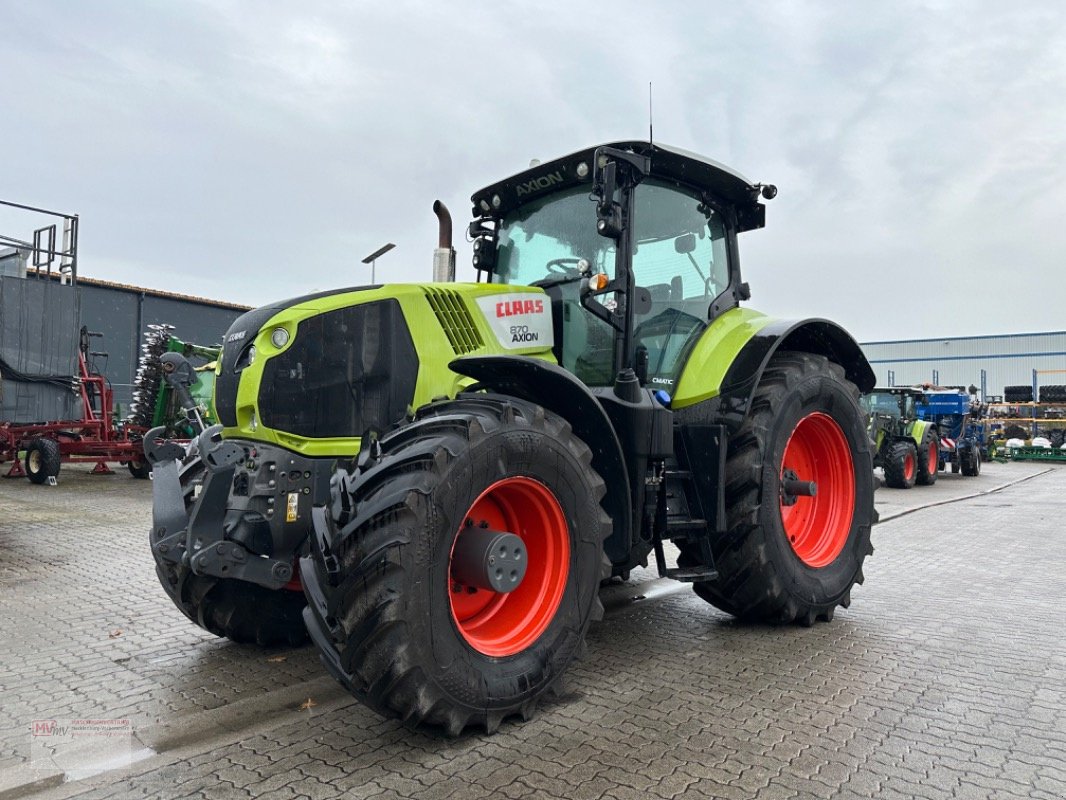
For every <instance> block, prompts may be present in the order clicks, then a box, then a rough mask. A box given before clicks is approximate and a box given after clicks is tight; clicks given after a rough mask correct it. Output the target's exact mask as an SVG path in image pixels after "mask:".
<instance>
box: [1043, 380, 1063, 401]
mask: <svg viewBox="0 0 1066 800" xmlns="http://www.w3.org/2000/svg"><path fill="white" fill-rule="evenodd" d="M1040 402H1041V403H1063V402H1066V386H1063V385H1061V384H1051V385H1048V386H1041V387H1040Z"/></svg>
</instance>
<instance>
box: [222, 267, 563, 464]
mask: <svg viewBox="0 0 1066 800" xmlns="http://www.w3.org/2000/svg"><path fill="white" fill-rule="evenodd" d="M553 344H554V341H553V325H552V315H551V303H550V302H549V301H548V298H547V296H546V295H545V294H544V292H543V290H541V289H538V288H535V287H526V286H503V285H492V284H470V283H465V284H464V283H448V284H389V285H383V286H359V287H353V288H348V289H338V290H335V291H331V292H322V293H320V294H315V295H307V296H305V297H298V298H294V299H292V300H287V301H284V302H280V303H272V304H270V305H267V306H263V307H262V308H257V309H255V310H253V311H249V312H248V313H246V314H244V315H242V316H241V317H239V318H238V319H237V320H236V321H235V322H234V323H233V325H232V326H231V327H230V329H229V330H228V331H227V332H226V336H225V339H224V343H223V351H222V357H221V358H220V359H219V362H218V369H217V373H216V381H215V408H216V410H217V413H218V417H219V421H220V422H221V423H222V424H223V426H224V427H225V435H226V436H227V437H240V438H243V439H252V440H259V441H263V442H267V443H271V444H276V445H279V446H281V447H285V448H287V449H289V450H293V451H295V452H298V453H300V454H302V455H305V456H312V457H313V456H344V455H346V456H348V457H350V456H352V455H353V454H354V453H355V452H357V451H358V447H359V439H360V437H361V436H362V435H363V434H364V433H366V431H368V430H371V429H373V430H377V431H386V430H388V429H389V428H391V427H392V426H393V425H395V424H396V423H398V422H400V421H402V420H403V419H404V418H405V417H406V416H408V415H409V414H410V413H412V411H413V409H415V408H418V407H420V406H422V405H424V404H425V403H427V402H430V401H431V400H433V399H437V398H444V397H453V396H454V395H455V394H456V393H457V392H458V391H459V390H460V389H462V388H463V386H465V385H468V384H470V383H471V382H472V381H471V379H469V378H466V377H464V376H462V375H459V374H457V373H455V372H452V371H451V370H449V369H448V366H447V365H448V363H449V362H451V361H452V360H453V359H455V358H456V357H457V356H465V355H489V354H494V353H508V354H512V355H528V356H535V357H538V358H544V359H547V360H551V361H554V356H553V354H552V347H553Z"/></svg>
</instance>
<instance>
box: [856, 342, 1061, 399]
mask: <svg viewBox="0 0 1066 800" xmlns="http://www.w3.org/2000/svg"><path fill="white" fill-rule="evenodd" d="M861 346H862V349H863V352H864V353H866V357H867V358H868V359H869V360H870V365H871V366H872V367H873V369H874V372H875V373H876V374H877V383H878V385H879V386H909V385H913V384H922V383H934V384H937V385H940V386H976V387H977V388H978V389H979V390H980V392H981V397H982V398H983V399H989V398H990V397H991V398H995V397H997V396H1001V395H1002V394H1003V387H1004V386H1021V385H1032V384H1033V383H1034V381H1035V382H1036V384H1038V385H1039V386H1045V385H1049V384H1066V331H1046V332H1042V333H1015V334H1002V335H994V336H951V337H940V338H936V339H897V340H893V341H885V342H865V343H863V344H862V345H861ZM1034 372H1035V375H1034Z"/></svg>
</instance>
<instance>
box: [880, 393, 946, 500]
mask: <svg viewBox="0 0 1066 800" xmlns="http://www.w3.org/2000/svg"><path fill="white" fill-rule="evenodd" d="M924 402H925V393H924V392H923V391H922V390H921V389H915V388H913V387H910V386H892V387H888V388H876V389H874V390H873V391H871V392H868V393H867V394H864V395H863V398H862V404H863V408H865V409H866V413H867V415H868V418H869V423H868V426H867V428H868V432H869V436H870V440H871V441H872V442H873V444H874V466H875V467H881V468H882V469H883V470H884V473H885V485H886V486H889V487H891V488H893V489H909V488H911V487H912V486H914V485H915V484H918V485H919V486H931V485H932V484H934V483H936V476H937V473H938V472H939V470H940V437H939V435H938V434H937V427H936V425H935V424H934V423H933V422H929V421H926V420H923V419H919V418H918V406H919V405H921V404H923V403H924Z"/></svg>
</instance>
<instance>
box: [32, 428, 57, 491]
mask: <svg viewBox="0 0 1066 800" xmlns="http://www.w3.org/2000/svg"><path fill="white" fill-rule="evenodd" d="M62 463H63V459H62V456H61V455H60V453H59V442H57V441H56V440H55V439H49V438H48V437H46V436H38V437H37V438H36V439H33V440H31V441H30V443H29V444H28V445H27V446H26V460H25V466H26V477H27V478H29V479H30V483H37V484H42V483H48V479H49V478H54V477H56V476H57V475H59V467H60V465H61V464H62Z"/></svg>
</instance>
